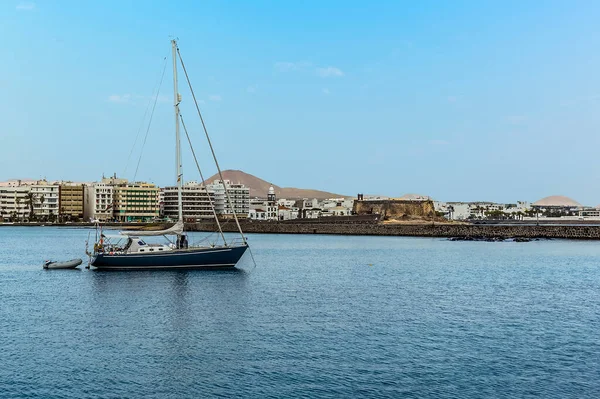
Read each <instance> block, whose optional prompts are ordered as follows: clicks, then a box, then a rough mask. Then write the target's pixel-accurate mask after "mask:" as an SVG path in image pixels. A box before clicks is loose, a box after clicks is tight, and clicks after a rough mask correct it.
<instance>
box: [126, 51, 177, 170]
mask: <svg viewBox="0 0 600 399" xmlns="http://www.w3.org/2000/svg"><path fill="white" fill-rule="evenodd" d="M163 61H164V62H165V64H166V63H167V57H166V56H165V58H163ZM163 69H164V67H163ZM158 79H160V75H157V76H156V83H154V88H153V89H152V95H151V96H150V98H148V105H146V110H145V111H144V116H143V117H142V120H141V121H140V127H139V128H138V131H137V134H136V135H135V140H134V141H133V146H131V151H129V156H128V157H127V163H125V169H124V170H123V175H122V176H123V177H124V176H125V174H126V173H127V168H128V167H129V161H131V156H132V155H133V150H134V149H135V146H136V144H137V142H138V138H139V137H140V133H141V132H142V128H143V127H144V122H145V121H146V115H148V110H149V109H150V105H151V104H152V98H154V92H155V91H156V88H157V86H158Z"/></svg>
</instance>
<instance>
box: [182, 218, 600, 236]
mask: <svg viewBox="0 0 600 399" xmlns="http://www.w3.org/2000/svg"><path fill="white" fill-rule="evenodd" d="M187 229H188V230H190V231H216V229H217V227H216V224H215V223H196V224H190V225H189V226H187ZM242 229H243V230H244V232H246V233H264V234H336V235H366V236H370V235H373V236H407V237H448V238H449V237H460V238H478V237H482V238H483V237H485V238H516V237H522V238H564V239H577V240H600V226H543V225H541V226H531V225H520V226H519V225H471V224H435V225H431V224H419V225H416V224H414V225H411V224H374V223H364V224H363V223H357V224H352V223H289V222H288V223H278V222H251V223H248V222H246V223H243V224H242ZM223 231H226V232H236V231H237V228H236V226H235V223H234V222H233V221H230V222H228V223H226V224H224V225H223Z"/></svg>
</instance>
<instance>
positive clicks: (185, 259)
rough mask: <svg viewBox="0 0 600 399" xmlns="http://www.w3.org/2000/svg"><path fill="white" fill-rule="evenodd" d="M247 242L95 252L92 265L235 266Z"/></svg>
mask: <svg viewBox="0 0 600 399" xmlns="http://www.w3.org/2000/svg"><path fill="white" fill-rule="evenodd" d="M247 248H248V246H247V245H242V246H236V247H219V248H191V249H181V250H174V251H168V252H159V253H156V252H154V253H144V254H140V253H134V254H113V255H110V254H102V253H100V254H96V255H95V256H94V258H93V259H92V266H95V267H97V268H98V269H103V270H150V269H152V270H154V269H219V268H231V267H235V265H236V264H237V262H238V261H239V260H240V258H241V257H242V255H244V252H246V249H247Z"/></svg>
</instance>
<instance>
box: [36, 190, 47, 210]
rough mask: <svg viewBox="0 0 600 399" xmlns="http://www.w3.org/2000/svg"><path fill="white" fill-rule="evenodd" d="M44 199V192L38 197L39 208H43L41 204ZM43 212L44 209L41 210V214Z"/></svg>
mask: <svg viewBox="0 0 600 399" xmlns="http://www.w3.org/2000/svg"><path fill="white" fill-rule="evenodd" d="M45 200H46V199H45V198H44V194H42V195H40V198H39V200H38V201H39V203H40V208H43V206H42V205H44V201H45ZM43 213H44V211H43V210H42V214H43Z"/></svg>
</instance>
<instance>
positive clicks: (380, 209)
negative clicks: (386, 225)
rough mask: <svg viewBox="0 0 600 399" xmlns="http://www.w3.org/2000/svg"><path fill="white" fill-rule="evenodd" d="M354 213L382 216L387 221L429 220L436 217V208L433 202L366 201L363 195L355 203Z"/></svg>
mask: <svg viewBox="0 0 600 399" xmlns="http://www.w3.org/2000/svg"><path fill="white" fill-rule="evenodd" d="M352 213H353V214H355V215H374V214H377V215H380V217H381V220H385V219H398V220H410V219H429V220H431V218H432V217H434V216H435V208H434V206H433V201H431V200H418V201H414V200H397V199H386V200H364V199H362V195H361V194H359V195H358V199H357V200H355V201H354V205H353V208H352Z"/></svg>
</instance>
